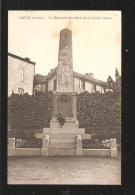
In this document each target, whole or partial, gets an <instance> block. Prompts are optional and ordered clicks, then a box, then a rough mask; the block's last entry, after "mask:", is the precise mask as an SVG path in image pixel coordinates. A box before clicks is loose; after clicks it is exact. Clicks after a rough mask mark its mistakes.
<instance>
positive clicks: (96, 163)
mask: <svg viewBox="0 0 135 195" xmlns="http://www.w3.org/2000/svg"><path fill="white" fill-rule="evenodd" d="M121 23H122V17H121V11H94V10H93V11H92V10H91V11H86V10H85V11H83V10H82V11H74V10H71V11H69V10H68V11H67V10H64V11H63V10H57V11H54V10H53V11H51V10H50V11H45V10H42V11H39V10H38V11H36V10H34V11H30V10H27V11H26V10H22V11H15V10H10V11H8V132H7V135H8V137H7V139H8V142H7V144H8V146H7V147H8V157H7V161H8V162H7V169H8V172H7V183H8V184H42V185H46V184H52V185H54V184H55V185H56V184H57V185H61V184H64V185H86V184H87V185H121V78H122V75H121V68H122V64H121V37H122V32H121Z"/></svg>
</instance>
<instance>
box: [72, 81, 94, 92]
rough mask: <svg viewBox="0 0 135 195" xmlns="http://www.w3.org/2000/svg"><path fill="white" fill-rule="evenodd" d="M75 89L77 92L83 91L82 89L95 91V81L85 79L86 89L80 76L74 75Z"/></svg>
mask: <svg viewBox="0 0 135 195" xmlns="http://www.w3.org/2000/svg"><path fill="white" fill-rule="evenodd" d="M74 90H75V91H76V92H82V91H85V90H87V91H88V92H90V93H94V92H95V89H94V84H93V83H90V82H88V81H85V89H84V88H83V81H82V80H81V79H80V78H78V77H74Z"/></svg>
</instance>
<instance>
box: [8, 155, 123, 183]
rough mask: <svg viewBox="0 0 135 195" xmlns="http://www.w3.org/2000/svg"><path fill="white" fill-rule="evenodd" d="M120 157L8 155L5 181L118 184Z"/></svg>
mask: <svg viewBox="0 0 135 195" xmlns="http://www.w3.org/2000/svg"><path fill="white" fill-rule="evenodd" d="M120 183H121V160H120V158H101V157H10V158H9V160H8V184H108V185H111V184H118V185H119V184H120Z"/></svg>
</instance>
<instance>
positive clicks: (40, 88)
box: [34, 83, 47, 94]
mask: <svg viewBox="0 0 135 195" xmlns="http://www.w3.org/2000/svg"><path fill="white" fill-rule="evenodd" d="M46 90H47V84H46V83H39V84H35V85H34V94H35V91H38V92H39V91H41V92H43V93H45V92H46Z"/></svg>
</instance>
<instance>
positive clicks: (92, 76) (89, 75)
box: [85, 73, 94, 79]
mask: <svg viewBox="0 0 135 195" xmlns="http://www.w3.org/2000/svg"><path fill="white" fill-rule="evenodd" d="M85 75H86V76H87V77H89V78H92V79H93V78H94V74H93V73H86V74H85Z"/></svg>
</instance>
